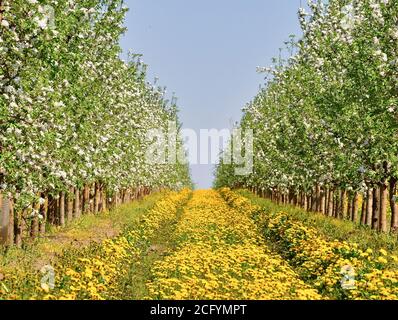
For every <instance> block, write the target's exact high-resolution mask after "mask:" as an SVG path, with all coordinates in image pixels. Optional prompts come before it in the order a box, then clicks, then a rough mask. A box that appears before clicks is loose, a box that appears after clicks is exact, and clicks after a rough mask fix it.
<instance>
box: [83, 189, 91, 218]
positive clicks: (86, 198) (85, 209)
mask: <svg viewBox="0 0 398 320" xmlns="http://www.w3.org/2000/svg"><path fill="white" fill-rule="evenodd" d="M89 210H90V189H89V187H88V186H84V189H83V214H86V213H87V212H88V211H89Z"/></svg>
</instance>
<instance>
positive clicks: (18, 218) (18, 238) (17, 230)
mask: <svg viewBox="0 0 398 320" xmlns="http://www.w3.org/2000/svg"><path fill="white" fill-rule="evenodd" d="M22 215H23V213H22V212H17V213H16V214H15V220H14V237H15V239H14V242H15V245H16V246H17V247H18V248H21V247H22V231H23V230H22V228H23V226H22Z"/></svg>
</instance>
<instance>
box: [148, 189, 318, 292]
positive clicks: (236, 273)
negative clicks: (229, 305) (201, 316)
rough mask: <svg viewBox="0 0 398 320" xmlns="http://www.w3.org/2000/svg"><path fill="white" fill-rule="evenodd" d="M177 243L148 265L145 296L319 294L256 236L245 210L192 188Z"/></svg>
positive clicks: (248, 212) (214, 195)
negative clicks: (150, 271)
mask: <svg viewBox="0 0 398 320" xmlns="http://www.w3.org/2000/svg"><path fill="white" fill-rule="evenodd" d="M176 237H177V241H178V244H179V245H178V249H177V250H176V251H175V252H174V253H173V254H171V255H169V256H167V257H166V258H165V259H164V260H161V261H159V262H158V263H156V264H155V266H154V268H153V275H154V279H153V280H152V281H150V282H149V283H148V289H149V293H150V294H149V297H148V298H149V299H321V296H320V295H319V294H318V293H317V291H316V290H314V289H312V288H311V287H310V286H309V285H307V284H305V283H304V282H303V281H302V280H300V279H299V277H298V275H297V274H296V273H295V272H294V271H293V270H292V268H290V267H289V265H288V264H287V263H286V262H285V261H284V260H283V259H282V258H281V257H280V256H279V255H277V254H274V253H272V252H271V251H270V250H269V249H268V248H267V246H266V245H265V243H264V242H263V241H262V239H261V237H260V234H259V232H258V230H257V228H256V226H255V224H254V223H253V222H252V220H251V219H250V211H239V210H235V209H232V208H230V207H229V206H228V205H227V203H226V202H225V201H224V200H223V199H222V197H221V196H220V194H219V193H217V192H216V191H213V190H209V191H195V192H194V194H193V197H192V199H191V200H190V201H189V202H188V204H187V206H186V207H185V210H184V213H183V216H182V218H181V220H180V222H179V224H178V225H177V229H176Z"/></svg>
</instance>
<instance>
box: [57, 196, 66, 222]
mask: <svg viewBox="0 0 398 320" xmlns="http://www.w3.org/2000/svg"><path fill="white" fill-rule="evenodd" d="M58 213H59V225H60V226H61V227H65V192H61V194H60V196H59V210H58Z"/></svg>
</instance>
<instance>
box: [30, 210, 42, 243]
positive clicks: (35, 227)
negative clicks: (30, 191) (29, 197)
mask: <svg viewBox="0 0 398 320" xmlns="http://www.w3.org/2000/svg"><path fill="white" fill-rule="evenodd" d="M34 211H35V215H34V217H33V218H32V224H31V226H30V236H31V237H32V238H37V237H38V236H39V214H40V202H37V203H35V205H34Z"/></svg>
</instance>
